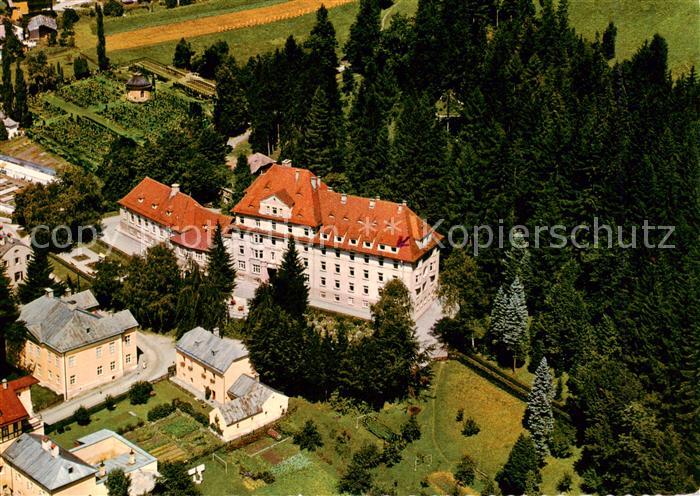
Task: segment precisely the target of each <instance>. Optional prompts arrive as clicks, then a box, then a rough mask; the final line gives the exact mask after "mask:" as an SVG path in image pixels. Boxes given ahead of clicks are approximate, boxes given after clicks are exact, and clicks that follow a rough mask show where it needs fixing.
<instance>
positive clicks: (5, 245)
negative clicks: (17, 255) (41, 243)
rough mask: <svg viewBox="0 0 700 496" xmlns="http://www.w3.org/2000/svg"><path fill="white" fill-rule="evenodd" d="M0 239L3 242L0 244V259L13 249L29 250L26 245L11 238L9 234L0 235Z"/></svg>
mask: <svg viewBox="0 0 700 496" xmlns="http://www.w3.org/2000/svg"><path fill="white" fill-rule="evenodd" d="M0 239H1V240H2V241H3V242H0V257H3V256H5V253H7V252H8V251H10V250H12V249H13V248H25V249H27V250H29V249H30V248H29V247H28V246H27V245H25V244H24V243H22V242H21V241H20V240H18V239H17V238H15V237H13V236H12V235H10V233H8V234H4V233H0Z"/></svg>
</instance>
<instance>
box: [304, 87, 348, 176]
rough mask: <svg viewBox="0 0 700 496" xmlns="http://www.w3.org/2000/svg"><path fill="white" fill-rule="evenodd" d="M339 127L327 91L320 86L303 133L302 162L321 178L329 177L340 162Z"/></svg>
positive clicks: (315, 94)
mask: <svg viewBox="0 0 700 496" xmlns="http://www.w3.org/2000/svg"><path fill="white" fill-rule="evenodd" d="M337 126H338V122H337V120H336V119H335V114H334V112H333V110H332V109H331V107H330V103H329V101H328V98H326V93H325V90H324V89H323V87H322V86H319V87H318V88H316V92H315V93H314V97H313V100H312V101H311V110H310V111H309V115H308V117H307V121H306V126H305V128H304V130H303V132H302V139H301V150H300V160H301V163H302V165H303V167H308V168H309V169H311V170H312V171H313V172H314V173H316V174H318V175H320V176H327V175H328V174H330V173H331V172H333V171H334V170H337V168H338V166H339V164H338V162H339V161H340V158H339V156H338V139H339V136H338V132H337Z"/></svg>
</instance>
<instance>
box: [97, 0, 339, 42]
mask: <svg viewBox="0 0 700 496" xmlns="http://www.w3.org/2000/svg"><path fill="white" fill-rule="evenodd" d="M351 1H353V0H325V1H321V0H290V1H289V2H285V3H281V4H276V5H271V6H267V7H259V8H256V9H248V10H244V11H240V12H231V13H228V14H221V15H216V16H207V17H201V18H198V19H191V20H188V21H182V22H175V23H171V24H167V25H164V26H152V27H148V28H143V29H136V30H133V31H127V32H123V33H117V34H113V35H110V36H107V46H108V47H109V49H110V50H124V49H129V48H136V47H142V46H148V45H156V44H158V43H163V42H167V41H173V40H179V39H180V38H183V37H184V38H193V37H196V36H203V35H208V34H212V33H223V32H226V31H231V30H234V29H240V28H247V27H251V26H257V25H259V24H269V23H271V22H276V21H281V20H284V19H290V18H293V17H299V16H302V15H304V14H308V13H311V12H314V11H316V10H317V9H318V8H319V7H320V6H321V5H322V4H323V5H325V6H326V7H327V8H333V7H337V6H339V5H343V4H346V3H350V2H351Z"/></svg>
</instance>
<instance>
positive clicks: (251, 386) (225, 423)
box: [209, 374, 289, 441]
mask: <svg viewBox="0 0 700 496" xmlns="http://www.w3.org/2000/svg"><path fill="white" fill-rule="evenodd" d="M227 394H228V396H229V398H230V401H228V402H226V403H224V404H223V405H220V406H217V407H216V408H214V409H213V410H212V411H211V412H209V421H210V422H211V424H213V425H215V426H217V427H218V428H219V429H221V437H222V438H223V440H224V441H231V440H232V439H236V438H239V437H241V436H245V435H246V434H248V433H250V432H252V431H254V430H256V429H260V428H261V427H264V426H266V425H268V424H270V423H272V422H274V421H275V420H277V419H279V418H280V417H282V416H283V415H284V414H285V413H286V412H287V409H288V408H289V398H288V397H287V396H285V395H284V394H282V393H280V392H279V391H276V390H275V389H272V388H271V387H270V386H266V385H265V384H262V383H260V381H259V380H258V379H257V378H254V377H251V376H249V375H246V374H243V375H241V376H240V377H239V378H238V379H236V382H234V383H233V384H232V385H231V387H230V388H229V390H228V392H227Z"/></svg>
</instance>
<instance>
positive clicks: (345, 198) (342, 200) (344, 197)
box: [340, 193, 348, 205]
mask: <svg viewBox="0 0 700 496" xmlns="http://www.w3.org/2000/svg"><path fill="white" fill-rule="evenodd" d="M347 202H348V195H346V194H345V193H343V194H341V195H340V204H341V205H345V204H346V203H347Z"/></svg>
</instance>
